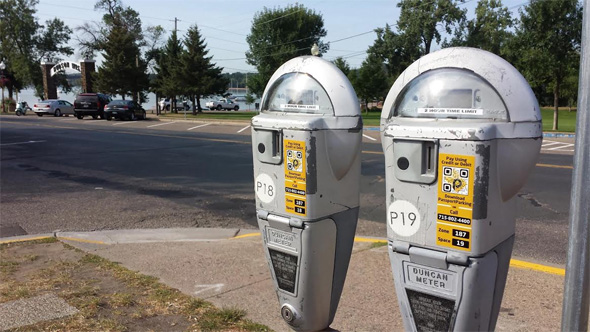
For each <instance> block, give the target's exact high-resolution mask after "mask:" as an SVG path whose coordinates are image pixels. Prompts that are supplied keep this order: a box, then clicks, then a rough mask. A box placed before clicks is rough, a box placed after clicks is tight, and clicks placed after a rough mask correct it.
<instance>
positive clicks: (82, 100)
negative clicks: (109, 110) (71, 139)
mask: <svg viewBox="0 0 590 332" xmlns="http://www.w3.org/2000/svg"><path fill="white" fill-rule="evenodd" d="M110 101H111V97H109V96H107V95H104V94H102V93H81V94H79V95H78V96H77V97H76V100H74V114H75V115H76V117H77V118H78V119H83V118H84V116H85V115H90V116H92V118H93V119H98V117H100V118H101V119H104V108H105V106H106V105H107V104H108V103H109V102H110Z"/></svg>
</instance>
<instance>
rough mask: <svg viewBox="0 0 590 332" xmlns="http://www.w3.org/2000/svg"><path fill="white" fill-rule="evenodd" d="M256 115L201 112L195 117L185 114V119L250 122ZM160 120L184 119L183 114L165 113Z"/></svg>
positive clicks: (233, 112) (231, 112)
mask: <svg viewBox="0 0 590 332" xmlns="http://www.w3.org/2000/svg"><path fill="white" fill-rule="evenodd" d="M255 115H258V112H244V111H238V112H235V111H213V112H203V113H198V114H197V115H192V113H186V119H189V120H204V119H208V120H250V119H252V117H253V116H255ZM160 117H161V118H169V119H184V118H185V114H184V113H183V112H178V114H175V113H166V114H162V115H160Z"/></svg>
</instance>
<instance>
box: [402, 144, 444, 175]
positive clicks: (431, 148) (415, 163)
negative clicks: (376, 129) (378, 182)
mask: <svg viewBox="0 0 590 332" xmlns="http://www.w3.org/2000/svg"><path fill="white" fill-rule="evenodd" d="M393 155H394V162H395V176H396V177H397V179H398V180H400V181H406V182H415V183H424V184H431V183H433V182H434V181H436V165H437V156H438V144H437V141H436V140H425V141H422V140H394V141H393Z"/></svg>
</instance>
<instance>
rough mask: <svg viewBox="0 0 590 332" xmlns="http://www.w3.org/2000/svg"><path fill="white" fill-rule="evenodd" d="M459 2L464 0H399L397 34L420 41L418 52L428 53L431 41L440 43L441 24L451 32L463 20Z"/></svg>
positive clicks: (462, 11)
mask: <svg viewBox="0 0 590 332" xmlns="http://www.w3.org/2000/svg"><path fill="white" fill-rule="evenodd" d="M459 2H464V0H459V1H455V0H433V1H421V0H401V1H400V2H399V3H398V4H397V6H398V7H399V8H401V12H400V16H399V20H398V21H397V26H398V29H399V34H400V35H401V36H402V37H404V38H408V39H410V40H413V41H414V42H415V41H416V40H418V41H419V43H420V54H421V55H425V54H428V53H430V49H431V47H432V42H433V41H436V43H440V41H441V33H440V31H439V30H438V26H442V27H443V28H444V29H445V31H446V33H448V34H451V33H452V32H453V28H457V27H459V26H460V25H461V24H462V23H463V22H464V21H465V13H466V12H467V10H466V9H460V8H459V6H458V3H459Z"/></svg>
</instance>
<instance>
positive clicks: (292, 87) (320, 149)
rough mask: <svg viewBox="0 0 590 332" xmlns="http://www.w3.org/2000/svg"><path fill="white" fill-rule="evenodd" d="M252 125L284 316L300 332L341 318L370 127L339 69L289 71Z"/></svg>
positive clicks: (312, 62) (287, 67)
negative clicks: (363, 140) (364, 147)
mask: <svg viewBox="0 0 590 332" xmlns="http://www.w3.org/2000/svg"><path fill="white" fill-rule="evenodd" d="M261 105H262V106H261V108H260V110H261V112H260V115H257V116H255V117H254V118H252V152H253V159H254V190H255V192H256V212H257V218H258V225H259V227H260V231H261V232H262V236H263V240H264V241H263V242H264V250H265V254H266V258H267V260H268V264H269V267H270V272H271V275H272V279H273V280H274V285H275V289H276V293H277V297H278V299H279V303H280V314H281V316H282V317H283V319H284V320H285V322H287V323H288V324H289V326H290V327H291V328H292V329H294V330H298V331H317V330H322V329H324V328H327V327H328V326H329V325H330V324H331V322H332V320H333V319H334V314H335V313H336V308H337V307H338V302H339V300H340V294H341V292H342V287H343V285H344V280H345V278H346V271H347V269H348V263H349V261H350V255H351V251H352V245H353V242H354V233H355V230H356V224H357V218H358V213H359V186H360V169H361V158H360V148H361V138H362V137H361V135H362V119H361V117H360V109H359V103H358V100H357V97H356V94H355V92H354V90H353V88H352V86H351V85H350V82H349V81H348V79H347V78H346V76H345V75H344V74H342V72H341V71H340V70H339V69H338V68H337V67H336V66H334V65H333V64H332V63H330V62H328V61H325V60H323V59H321V58H318V57H313V56H305V57H299V58H295V59H292V60H290V61H288V62H286V63H285V64H283V65H282V66H281V67H280V68H279V69H278V70H277V71H276V72H275V73H274V75H273V76H272V77H271V79H270V81H269V82H268V85H267V86H266V89H265V91H264V95H263V96H262V103H261Z"/></svg>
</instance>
